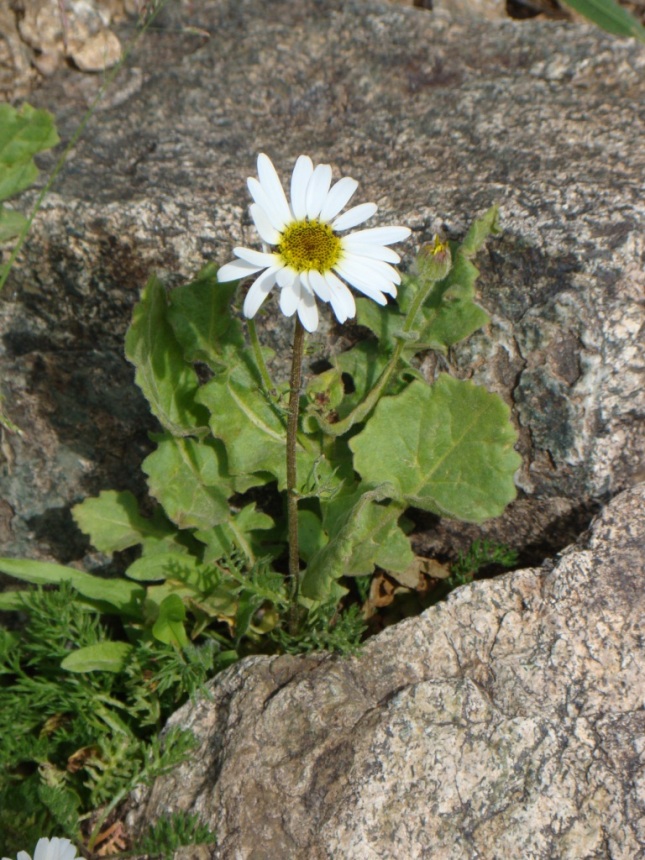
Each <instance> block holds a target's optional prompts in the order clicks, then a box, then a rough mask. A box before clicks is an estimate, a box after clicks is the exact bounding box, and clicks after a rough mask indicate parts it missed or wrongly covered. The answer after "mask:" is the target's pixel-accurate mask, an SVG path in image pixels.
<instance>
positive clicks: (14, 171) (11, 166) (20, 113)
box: [0, 104, 59, 200]
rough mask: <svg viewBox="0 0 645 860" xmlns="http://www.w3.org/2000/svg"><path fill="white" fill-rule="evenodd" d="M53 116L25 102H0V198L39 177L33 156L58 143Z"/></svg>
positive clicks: (17, 190)
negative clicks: (18, 104)
mask: <svg viewBox="0 0 645 860" xmlns="http://www.w3.org/2000/svg"><path fill="white" fill-rule="evenodd" d="M58 140H59V138H58V135H57V134H56V129H55V127H54V118H53V117H52V115H51V114H50V113H49V112H48V111H46V110H37V109H36V108H33V107H31V105H28V104H24V105H22V107H20V108H19V109H16V108H13V107H11V105H8V104H0V200H6V199H7V198H8V197H12V196H13V195H14V194H18V193H19V192H20V191H23V190H24V189H25V188H28V187H29V186H30V185H31V184H32V183H33V182H34V180H35V179H36V177H37V176H38V168H37V167H36V165H35V164H34V162H33V156H34V155H36V153H38V152H41V151H42V150H44V149H50V148H51V147H52V146H56V144H57V143H58Z"/></svg>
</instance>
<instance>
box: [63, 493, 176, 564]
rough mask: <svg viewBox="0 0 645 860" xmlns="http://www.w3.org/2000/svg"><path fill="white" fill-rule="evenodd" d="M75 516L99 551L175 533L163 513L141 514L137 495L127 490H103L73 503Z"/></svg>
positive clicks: (125, 546)
mask: <svg viewBox="0 0 645 860" xmlns="http://www.w3.org/2000/svg"><path fill="white" fill-rule="evenodd" d="M72 516H73V517H74V520H75V522H76V524H77V525H78V527H79V528H80V529H81V531H83V532H84V533H85V534H86V535H87V536H88V537H89V539H90V540H91V541H92V544H93V545H94V546H95V547H96V549H98V550H99V552H105V553H113V552H120V551H122V550H124V549H128V548H129V547H131V546H137V545H138V544H144V545H145V544H146V543H147V542H149V541H150V540H152V541H155V542H156V541H159V540H162V539H163V538H165V537H168V536H170V535H171V534H172V527H171V525H170V523H168V521H167V520H166V519H165V518H164V517H163V516H160V515H159V514H157V516H155V517H153V518H150V519H148V518H146V517H142V516H141V514H140V513H139V505H138V503H137V500H136V498H135V497H134V496H133V494H132V493H130V492H129V491H128V490H123V491H117V490H103V491H101V492H100V493H99V495H98V496H97V497H95V498H92V499H85V501H83V502H80V503H79V504H78V505H74V507H73V508H72Z"/></svg>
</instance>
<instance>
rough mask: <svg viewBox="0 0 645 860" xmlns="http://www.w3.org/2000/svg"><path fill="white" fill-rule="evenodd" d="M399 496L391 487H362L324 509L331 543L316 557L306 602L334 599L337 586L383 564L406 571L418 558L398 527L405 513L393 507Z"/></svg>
mask: <svg viewBox="0 0 645 860" xmlns="http://www.w3.org/2000/svg"><path fill="white" fill-rule="evenodd" d="M393 495H394V488H393V487H391V486H390V485H389V484H381V485H379V486H377V487H375V488H373V489H366V488H365V487H364V486H360V487H359V488H357V489H355V490H353V491H352V492H350V493H347V494H342V495H338V496H336V497H335V498H334V499H332V500H331V501H330V502H329V503H328V504H326V505H325V506H324V507H325V513H324V518H323V527H324V529H325V532H326V533H327V535H328V543H327V544H326V545H325V546H323V547H322V548H321V549H320V550H319V551H318V552H316V553H315V554H314V555H313V557H312V558H311V561H310V562H309V564H308V566H307V569H306V571H305V572H304V575H303V580H302V594H303V596H304V597H307V598H310V599H315V600H324V599H326V598H327V597H329V596H331V594H332V593H333V586H334V581H335V580H337V579H340V577H341V576H364V575H366V574H370V573H372V571H373V570H374V567H375V566H376V565H377V564H378V565H380V566H383V567H387V568H389V569H392V570H394V569H397V570H398V569H401V570H405V568H406V567H407V566H408V565H409V564H410V562H411V561H412V559H413V558H414V554H413V553H412V550H411V548H410V543H409V541H408V539H407V537H406V536H405V535H404V534H403V532H402V531H401V529H400V528H399V526H398V519H399V517H400V516H401V514H402V513H403V510H404V507H403V506H402V505H400V504H398V503H396V502H391V501H389V500H390V499H391V498H392V496H393ZM379 502H385V504H379Z"/></svg>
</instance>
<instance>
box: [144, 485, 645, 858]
mask: <svg viewBox="0 0 645 860" xmlns="http://www.w3.org/2000/svg"><path fill="white" fill-rule="evenodd" d="M644 559H645V485H640V486H639V487H636V488H634V489H633V490H629V491H626V492H624V493H622V494H621V495H619V496H618V497H617V498H616V499H614V500H613V501H612V502H611V503H610V504H609V505H608V506H607V507H606V508H605V509H604V510H603V511H602V513H601V514H600V515H599V516H598V517H597V519H596V520H595V521H594V523H593V525H592V527H591V529H590V532H589V533H588V534H587V535H586V536H585V538H584V539H583V540H582V541H581V542H580V543H579V544H578V545H574V546H571V547H570V548H569V549H567V550H566V551H565V552H564V553H563V554H562V555H561V557H560V558H558V559H557V560H556V561H555V563H553V564H549V565H545V566H543V567H542V568H533V569H525V570H521V571H518V572H515V573H512V574H508V575H506V576H503V577H498V578H497V579H495V580H491V581H487V582H481V583H477V584H474V585H470V586H464V587H463V588H460V589H459V590H458V591H456V592H453V593H452V594H451V596H450V597H449V599H448V600H447V602H446V603H444V604H440V605H438V606H436V607H434V608H432V609H430V610H428V611H427V612H425V613H424V614H423V615H422V616H420V617H418V618H415V619H411V620H409V621H406V622H403V623H401V624H398V625H396V626H395V627H392V628H389V629H388V630H387V631H385V632H383V633H381V634H380V635H379V636H377V637H375V638H373V639H371V640H370V641H369V642H368V643H367V645H366V646H365V648H364V650H363V652H362V653H361V655H360V656H359V657H357V658H350V659H335V658H330V657H324V656H316V657H308V658H301V659H298V658H294V657H272V658H268V657H267V658H264V657H256V658H250V659H247V660H244V661H242V662H241V663H239V664H237V665H236V666H234V667H232V668H231V669H229V670H228V671H227V672H225V673H224V674H223V675H221V676H220V677H219V678H218V679H216V680H215V682H214V683H212V684H211V685H210V693H211V698H210V699H209V698H206V697H205V698H203V699H202V700H200V701H199V702H197V703H196V704H194V705H193V704H188V705H186V706H184V707H183V708H182V709H181V710H180V711H178V712H177V713H176V714H175V715H174V716H173V718H172V719H171V723H172V724H177V725H182V726H185V727H188V728H190V729H192V731H193V732H194V733H195V735H196V737H197V738H198V740H199V746H198V749H197V750H196V752H195V754H194V756H193V757H192V758H191V760H190V761H189V762H187V763H186V764H185V765H182V766H181V767H180V768H178V769H177V771H175V772H174V773H172V774H171V775H169V776H167V777H164V778H162V779H160V780H158V781H157V783H156V784H155V785H154V787H153V789H152V791H151V792H144V791H141V792H138V795H137V797H136V805H135V807H134V808H133V810H132V811H131V813H130V817H129V822H130V825H131V826H132V827H135V828H136V826H137V824H139V825H141V823H145V822H150V821H152V820H154V819H156V817H157V816H158V815H159V814H160V813H162V812H168V811H175V810H190V811H196V812H199V814H200V816H201V817H202V818H203V820H204V821H205V822H207V823H208V824H209V826H210V827H211V829H212V830H214V831H215V832H216V833H217V835H218V848H217V849H216V850H214V852H213V854H212V856H213V858H218V860H247V858H249V860H250V858H253V860H265V859H266V860H274V858H289V860H300V858H302V860H340V858H343V860H349V858H352V860H376V858H379V860H386V858H387V860H399V858H405V860H416V858H424V860H430V858H432V860H435V858H437V859H438V858H441V860H472V858H478V857H481V858H500V860H506V858H509V860H510V858H517V857H522V858H524V860H537V858H545V860H546V858H548V860H556V858H567V860H574V858H580V860H582V858H585V860H589V858H610V857H611V858H614V860H617V858H621V860H635V858H639V857H643V856H645V711H644V709H643V704H644V699H645V652H644V650H643V636H644V635H645V594H644V591H643V576H644V575H645V563H644Z"/></svg>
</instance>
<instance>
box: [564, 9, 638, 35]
mask: <svg viewBox="0 0 645 860" xmlns="http://www.w3.org/2000/svg"><path fill="white" fill-rule="evenodd" d="M564 3H565V4H566V5H567V6H570V7H571V8H572V9H575V11H576V12H579V13H580V14H581V15H584V17H585V18H588V19H589V21H592V22H593V23H594V24H597V25H598V26H599V27H602V29H603V30H606V31H607V32H608V33H613V34H614V35H615V36H634V37H635V38H636V39H639V40H640V41H641V42H645V27H643V25H642V24H641V23H640V21H638V19H637V18H635V17H634V16H633V15H631V14H630V13H629V12H628V11H627V9H625V8H624V7H623V6H621V5H620V4H619V3H616V2H615V0H564Z"/></svg>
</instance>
